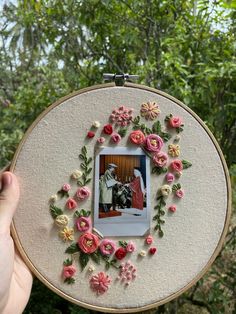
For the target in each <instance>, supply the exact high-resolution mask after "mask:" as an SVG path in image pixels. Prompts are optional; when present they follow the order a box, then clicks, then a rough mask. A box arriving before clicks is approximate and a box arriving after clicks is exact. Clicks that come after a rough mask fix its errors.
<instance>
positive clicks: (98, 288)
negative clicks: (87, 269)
mask: <svg viewBox="0 0 236 314" xmlns="http://www.w3.org/2000/svg"><path fill="white" fill-rule="evenodd" d="M89 282H90V288H91V289H92V290H93V291H94V292H96V293H97V295H99V294H103V293H105V292H106V291H107V290H108V288H109V285H110V283H111V277H109V276H108V275H107V274H105V273H104V272H100V273H98V274H97V275H94V276H92V278H91V279H90V281H89Z"/></svg>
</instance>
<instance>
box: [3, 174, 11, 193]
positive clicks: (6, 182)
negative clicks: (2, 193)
mask: <svg viewBox="0 0 236 314" xmlns="http://www.w3.org/2000/svg"><path fill="white" fill-rule="evenodd" d="M11 182H12V176H11V175H10V174H9V173H3V175H2V189H1V190H4V189H7V188H8V187H9V186H10V185H11Z"/></svg>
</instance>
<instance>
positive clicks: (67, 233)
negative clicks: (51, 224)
mask: <svg viewBox="0 0 236 314" xmlns="http://www.w3.org/2000/svg"><path fill="white" fill-rule="evenodd" d="M59 236H60V237H61V238H62V240H64V241H73V240H74V229H72V228H68V227H66V228H64V229H63V230H61V231H60V232H59Z"/></svg>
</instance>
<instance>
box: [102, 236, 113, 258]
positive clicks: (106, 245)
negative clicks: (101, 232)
mask: <svg viewBox="0 0 236 314" xmlns="http://www.w3.org/2000/svg"><path fill="white" fill-rule="evenodd" d="M99 249H100V251H101V253H102V255H106V256H110V255H112V254H113V253H114V252H115V250H116V245H115V243H114V242H113V241H111V240H109V239H105V240H103V241H102V242H101V243H100V245H99Z"/></svg>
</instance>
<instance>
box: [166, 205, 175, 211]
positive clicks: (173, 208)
mask: <svg viewBox="0 0 236 314" xmlns="http://www.w3.org/2000/svg"><path fill="white" fill-rule="evenodd" d="M168 209H169V211H170V212H172V213H174V212H176V205H174V204H173V205H171V206H170V207H169V208H168Z"/></svg>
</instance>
